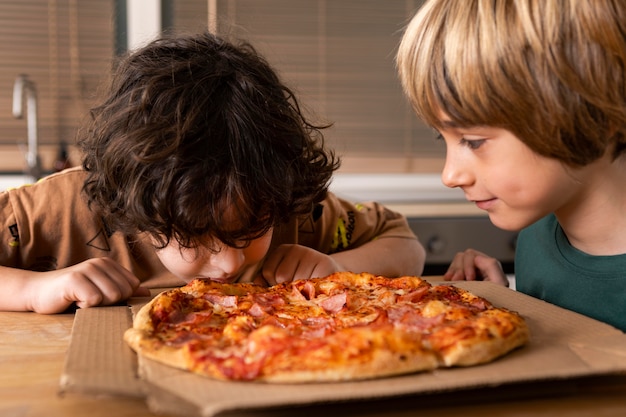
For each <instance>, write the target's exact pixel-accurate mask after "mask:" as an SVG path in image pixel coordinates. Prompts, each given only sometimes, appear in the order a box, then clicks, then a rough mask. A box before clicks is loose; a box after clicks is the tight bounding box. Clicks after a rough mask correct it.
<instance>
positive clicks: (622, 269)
mask: <svg viewBox="0 0 626 417" xmlns="http://www.w3.org/2000/svg"><path fill="white" fill-rule="evenodd" d="M515 284H516V288H517V290H518V291H520V292H523V293H525V294H528V295H531V296H533V297H536V298H540V299H542V300H545V301H547V302H549V303H552V304H555V305H558V306H560V307H564V308H567V309H569V310H573V311H576V312H579V313H581V314H584V315H586V316H589V317H593V318H595V319H597V320H600V321H604V322H606V323H609V324H611V325H613V326H615V327H617V328H619V329H621V330H622V331H624V332H626V254H623V255H615V256H591V255H588V254H586V253H584V252H582V251H580V250H578V249H576V248H574V247H573V246H572V245H570V243H569V241H568V240H567V237H566V236H565V233H564V232H563V229H561V226H560V225H559V223H558V221H557V219H556V216H554V215H549V216H547V217H545V218H543V219H541V220H540V221H538V222H536V223H535V224H533V225H531V226H529V227H527V228H526V229H524V230H522V231H521V232H520V234H519V237H518V240H517V249H516V253H515Z"/></svg>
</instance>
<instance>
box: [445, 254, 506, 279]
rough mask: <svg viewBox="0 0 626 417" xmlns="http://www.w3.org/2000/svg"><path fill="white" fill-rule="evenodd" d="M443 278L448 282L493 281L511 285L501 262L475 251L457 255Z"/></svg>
mask: <svg viewBox="0 0 626 417" xmlns="http://www.w3.org/2000/svg"><path fill="white" fill-rule="evenodd" d="M443 278H444V279H445V280H446V281H463V280H465V281H491V282H495V283H497V284H502V285H505V286H507V287H508V285H509V281H508V279H507V278H506V275H505V274H504V271H503V270H502V265H501V264H500V262H499V261H498V260H497V259H495V258H492V257H490V256H487V255H485V254H484V253H482V252H479V251H477V250H474V249H467V250H465V251H464V252H459V253H457V254H456V256H455V257H454V259H453V260H452V263H451V264H450V267H448V271H447V272H446V273H445V274H444V276H443Z"/></svg>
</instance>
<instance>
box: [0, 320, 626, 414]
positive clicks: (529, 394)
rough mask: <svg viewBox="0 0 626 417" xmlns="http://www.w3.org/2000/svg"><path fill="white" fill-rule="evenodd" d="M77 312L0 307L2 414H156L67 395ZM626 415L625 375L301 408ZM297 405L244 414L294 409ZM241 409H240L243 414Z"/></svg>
mask: <svg viewBox="0 0 626 417" xmlns="http://www.w3.org/2000/svg"><path fill="white" fill-rule="evenodd" d="M73 319H74V315H73V314H58V315H51V316H44V315H38V314H35V313H8V312H0V329H1V330H0V366H1V369H2V372H1V373H0V415H1V416H3V417H34V416H45V417H61V416H64V417H65V416H72V417H80V416H89V417H99V416H117V417H127V416H128V417H131V416H132V417H142V416H151V415H152V414H151V413H150V412H149V410H148V408H147V406H146V405H145V404H144V402H143V401H142V400H141V399H138V398H125V397H105V396H86V395H81V394H76V393H66V394H60V391H59V390H60V389H59V380H60V376H61V373H62V370H63V365H64V362H65V358H66V352H67V349H68V345H69V341H70V336H71V330H72V324H73ZM417 410H419V411H422V412H424V413H425V414H436V415H437V416H438V417H446V416H455V415H463V416H464V417H472V416H476V417H483V416H485V415H489V416H510V417H513V416H515V417H519V416H527V415H532V416H546V417H547V416H550V417H552V416H572V417H582V416H589V417H592V416H593V417H596V416H624V415H626V375H625V376H612V377H595V378H589V379H584V380H574V381H556V382H549V383H546V382H543V383H541V384H532V383H530V384H521V385H519V384H518V385H512V386H504V387H498V388H488V389H476V390H471V391H467V392H457V393H447V394H439V395H430V396H425V397H420V396H409V397H403V398H396V399H387V400H381V401H372V402H360V403H346V404H329V405H320V406H311V407H303V408H298V415H300V416H307V415H311V416H312V415H319V414H320V413H323V414H325V415H328V416H331V415H341V416H345V417H350V416H357V415H365V416H370V417H376V416H381V417H382V416H385V417H389V416H391V417H393V416H412V415H415V414H416V411H417ZM293 414H294V409H274V410H261V411H258V412H256V413H253V412H246V413H245V414H241V415H258V416H270V415H271V416H290V415H293ZM237 415H240V414H237Z"/></svg>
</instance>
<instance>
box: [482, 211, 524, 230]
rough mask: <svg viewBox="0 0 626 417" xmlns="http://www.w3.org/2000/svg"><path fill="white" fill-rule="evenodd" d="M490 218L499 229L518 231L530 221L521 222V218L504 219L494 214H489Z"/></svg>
mask: <svg viewBox="0 0 626 417" xmlns="http://www.w3.org/2000/svg"><path fill="white" fill-rule="evenodd" d="M489 220H490V221H491V223H493V225H494V226H496V227H497V228H498V229H502V230H506V231H509V232H518V231H520V230H522V229H523V228H524V227H526V226H528V225H529V224H530V223H525V222H520V219H503V218H502V217H498V216H495V215H492V214H489Z"/></svg>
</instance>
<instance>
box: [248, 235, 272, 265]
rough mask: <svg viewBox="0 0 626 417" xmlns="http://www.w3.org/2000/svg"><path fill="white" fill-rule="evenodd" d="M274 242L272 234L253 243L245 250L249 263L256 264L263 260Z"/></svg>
mask: <svg viewBox="0 0 626 417" xmlns="http://www.w3.org/2000/svg"><path fill="white" fill-rule="evenodd" d="M271 242H272V235H271V233H270V234H268V235H265V236H263V237H262V238H259V239H257V240H255V241H253V242H252V243H251V244H250V246H248V247H247V248H245V249H244V253H245V257H246V260H247V261H248V263H256V262H258V261H260V260H261V259H263V257H264V256H265V255H266V254H267V251H268V249H269V247H270V243H271Z"/></svg>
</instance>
